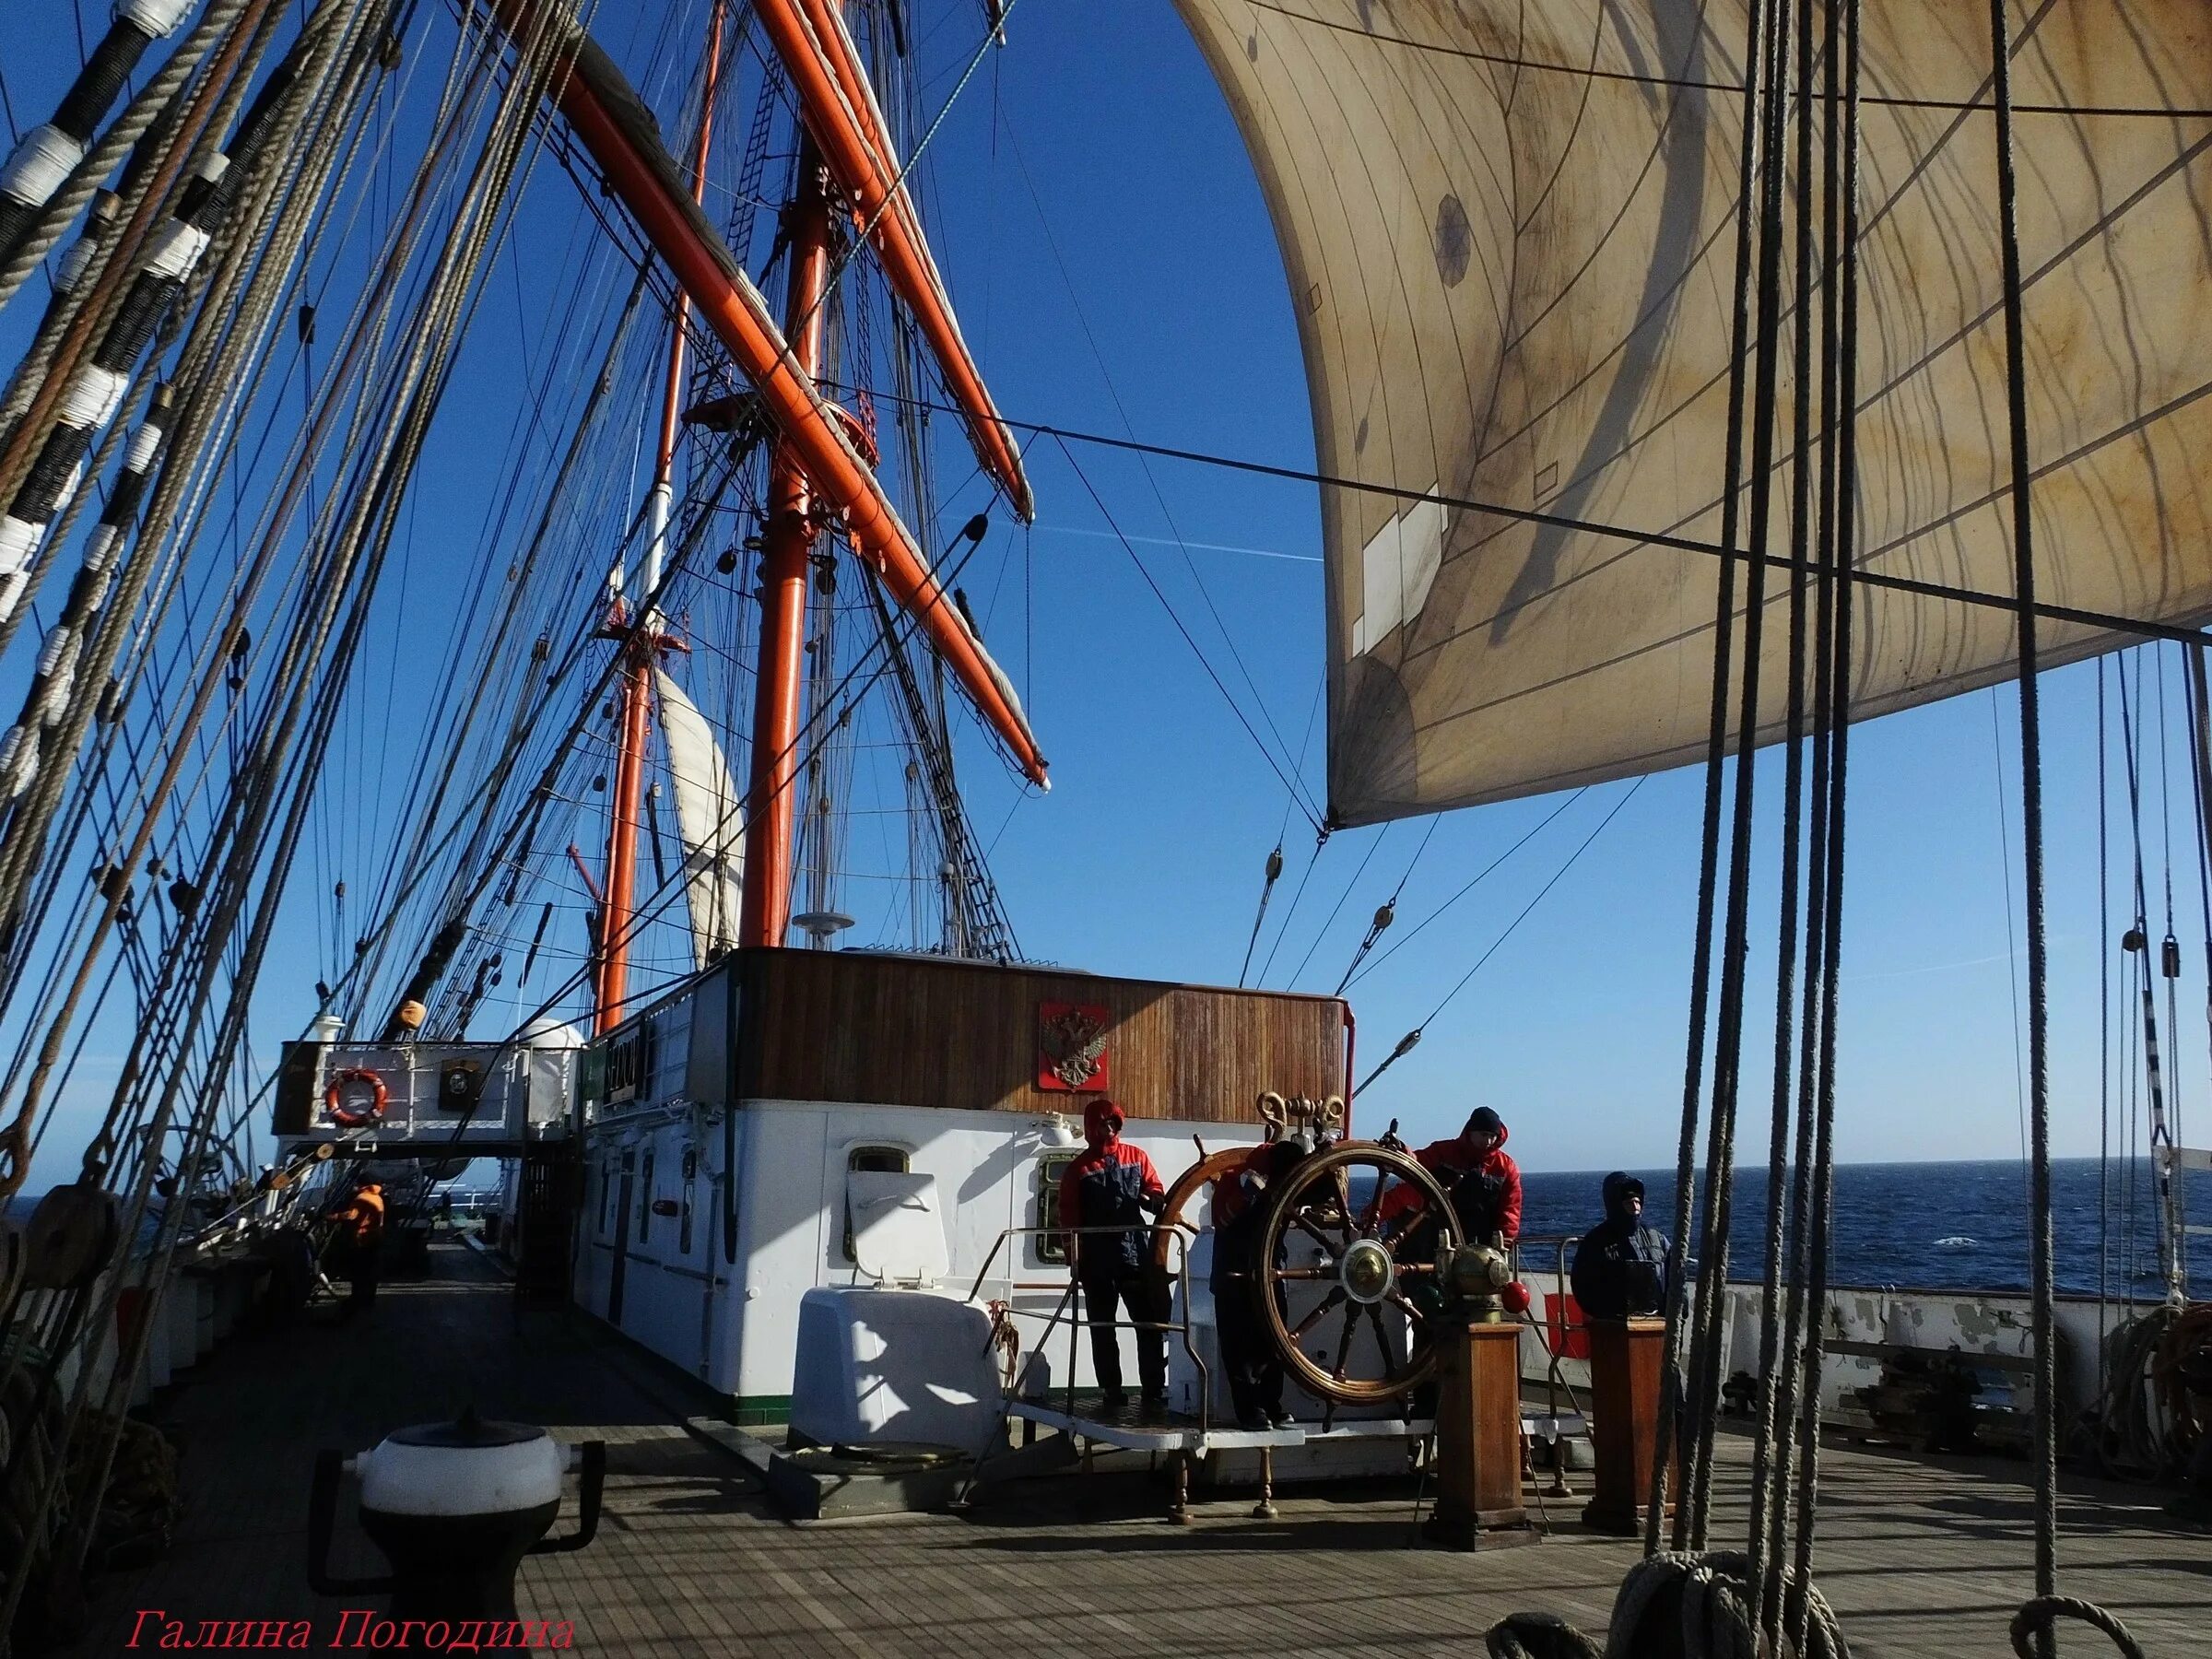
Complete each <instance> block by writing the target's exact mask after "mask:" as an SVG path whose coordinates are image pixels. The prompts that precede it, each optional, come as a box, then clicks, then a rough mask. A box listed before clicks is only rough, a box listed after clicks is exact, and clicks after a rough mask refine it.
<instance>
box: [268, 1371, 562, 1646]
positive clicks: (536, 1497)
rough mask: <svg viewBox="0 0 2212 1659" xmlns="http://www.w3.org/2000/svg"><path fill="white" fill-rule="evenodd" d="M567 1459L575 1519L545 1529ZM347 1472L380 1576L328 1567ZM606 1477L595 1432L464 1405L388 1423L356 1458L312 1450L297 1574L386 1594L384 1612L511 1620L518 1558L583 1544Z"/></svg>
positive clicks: (336, 1591) (322, 1587)
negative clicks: (587, 1436)
mask: <svg viewBox="0 0 2212 1659" xmlns="http://www.w3.org/2000/svg"><path fill="white" fill-rule="evenodd" d="M571 1466H574V1467H576V1468H577V1469H578V1470H579V1471H580V1472H581V1477H582V1489H581V1491H580V1492H579V1494H578V1511H577V1522H576V1530H575V1531H574V1532H572V1533H571V1534H569V1535H566V1536H564V1537H559V1538H548V1537H547V1536H546V1532H547V1528H549V1527H550V1526H551V1525H552V1524H553V1521H554V1517H555V1516H556V1515H557V1514H559V1511H560V1481H561V1476H562V1475H563V1473H564V1472H566V1471H567V1470H568V1469H569V1468H570V1467H571ZM348 1472H350V1473H352V1474H353V1475H354V1476H356V1477H358V1478H359V1482H360V1488H361V1495H360V1522H361V1530H362V1531H363V1532H365V1533H367V1534H368V1535H369V1537H370V1539H371V1542H373V1543H374V1544H375V1545H376V1547H378V1548H379V1549H381V1550H382V1552H383V1554H384V1557H385V1559H387V1560H388V1561H390V1562H391V1564H392V1571H391V1573H390V1575H389V1576H388V1577H384V1578H374V1579H344V1580H341V1579H334V1578H332V1577H331V1576H330V1543H331V1537H332V1535H333V1532H334V1531H335V1525H336V1522H337V1512H338V1489H339V1486H340V1484H341V1481H342V1478H343V1477H344V1476H345V1475H346V1474H347V1473H348ZM605 1483H606V1442H604V1441H586V1442H585V1443H583V1444H582V1445H581V1446H576V1447H572V1448H571V1447H563V1446H561V1445H559V1443H557V1442H556V1441H554V1440H553V1438H552V1437H551V1436H550V1435H548V1434H547V1432H546V1431H545V1430H543V1429H536V1428H532V1427H530V1426H528V1425H526V1424H523V1423H500V1422H491V1421H487V1420H486V1419H484V1418H479V1417H477V1414H476V1411H475V1410H474V1408H471V1409H469V1410H467V1411H465V1412H463V1413H462V1414H461V1416H460V1418H458V1419H457V1420H456V1421H453V1422H450V1423H424V1424H418V1425H417V1426H416V1427H414V1428H412V1429H401V1430H396V1431H395V1432H394V1433H393V1434H391V1435H389V1436H387V1437H386V1438H385V1439H384V1440H383V1441H382V1442H380V1443H379V1444H378V1445H377V1446H376V1447H375V1448H374V1449H373V1450H371V1451H368V1452H364V1453H360V1455H359V1456H358V1457H353V1458H348V1457H347V1456H346V1455H345V1453H341V1452H322V1453H317V1454H316V1457H315V1479H314V1488H313V1491H312V1495H311V1497H310V1500H309V1507H308V1533H307V1536H308V1571H307V1576H308V1583H310V1584H311V1585H312V1587H313V1588H314V1590H315V1591H316V1593H317V1594H322V1595H347V1594H352V1595H387V1596H389V1597H390V1598H391V1607H390V1611H391V1613H392V1615H393V1617H394V1618H415V1619H446V1620H452V1619H503V1620H512V1619H514V1618H516V1617H517V1615H516V1611H515V1605H514V1574H515V1570H516V1569H517V1568H519V1567H520V1566H521V1565H522V1561H523V1558H524V1556H527V1555H551V1554H556V1553H559V1552H561V1551H566V1550H573V1549H582V1548H583V1547H584V1546H586V1545H587V1544H589V1543H590V1542H591V1541H592V1538H593V1536H594V1534H596V1533H597V1531H598V1529H599V1500H600V1493H601V1490H602V1488H603V1487H604V1486H605Z"/></svg>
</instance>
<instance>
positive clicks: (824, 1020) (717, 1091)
mask: <svg viewBox="0 0 2212 1659" xmlns="http://www.w3.org/2000/svg"><path fill="white" fill-rule="evenodd" d="M679 1004H682V1005H687V1006H688V1033H687V1041H688V1053H689V1059H688V1067H687V1073H688V1075H687V1088H686V1093H687V1094H688V1096H689V1097H690V1098H692V1099H695V1100H702V1101H707V1102H710V1103H715V1102H721V1101H728V1100H735V1101H745V1100H802V1101H805V1100H821V1101H851V1102H864V1103H869V1104H877V1105H888V1106H924V1107H942V1108H947V1109H953V1110H964V1111H990V1112H1027V1113H1030V1114H1041V1113H1047V1112H1063V1113H1067V1114H1070V1115H1073V1114H1077V1113H1079V1112H1081V1111H1082V1109H1083V1106H1084V1104H1085V1102H1086V1101H1087V1100H1091V1099H1094V1098H1095V1097H1096V1096H1097V1095H1098V1094H1100V1093H1105V1094H1110V1095H1111V1096H1112V1099H1113V1100H1114V1101H1115V1102H1116V1103H1117V1104H1118V1105H1120V1106H1121V1108H1122V1110H1123V1111H1124V1112H1126V1113H1127V1114H1128V1115H1129V1116H1130V1117H1132V1118H1164V1119H1173V1120H1176V1121H1179V1122H1186V1123H1188V1122H1195V1123H1247V1122H1251V1121H1253V1108H1254V1102H1255V1101H1256V1100H1257V1099H1258V1097H1259V1095H1260V1094H1261V1092H1262V1091H1264V1090H1273V1091H1274V1092H1276V1093H1277V1094H1281V1095H1284V1096H1286V1097H1289V1096H1297V1095H1304V1096H1307V1097H1309V1098H1312V1099H1317V1100H1318V1099H1325V1098H1326V1097H1328V1096H1330V1095H1341V1094H1343V1093H1345V1091H1346V1088H1347V1073H1348V1065H1347V1052H1346V1051H1347V1035H1348V1033H1349V1030H1350V1019H1349V1013H1348V1009H1347V1006H1346V1005H1345V1003H1344V1002H1343V1001H1342V1000H1341V999H1340V998H1337V997H1333V996H1309V995H1298V994H1288V993H1284V992H1276V991H1244V990H1233V989H1225V988H1221V987H1218V986H1206V985H1186V984H1176V983H1171V982H1162V981H1157V980H1138V979H1122V978H1115V977H1112V976H1109V975H1105V974H1097V973H1086V972H1081V971H1074V970H1068V969H1060V968H1048V967H1036V966H1030V965H1017V966H1000V965H998V964H995V963H989V962H972V961H961V960H955V959H948V958H944V957H932V956H921V955H900V954H893V953H888V952H873V951H824V950H740V951H736V952H735V953H733V954H732V955H731V956H729V957H728V958H725V959H724V960H723V961H722V962H720V963H718V964H716V965H715V967H714V968H712V969H711V970H709V971H707V972H706V973H704V974H701V975H700V976H699V977H698V978H696V979H694V980H691V981H689V982H687V983H686V985H685V986H684V987H683V988H682V990H681V991H680V992H678V993H677V994H675V995H673V996H671V997H668V998H665V999H663V1000H662V1001H661V1002H660V1003H658V1004H656V1005H654V1006H653V1007H651V1008H648V1009H647V1010H645V1011H644V1012H643V1013H642V1014H641V1015H639V1016H638V1017H637V1018H633V1019H631V1020H629V1021H628V1022H626V1023H625V1024H624V1025H623V1026H621V1027H619V1028H618V1029H617V1030H615V1031H614V1032H613V1033H611V1034H610V1036H609V1037H608V1039H607V1041H606V1045H605V1048H606V1055H607V1056H608V1064H609V1065H611V1066H612V1067H613V1070H614V1072H615V1073H616V1074H617V1075H619V1074H620V1073H621V1072H622V1069H623V1068H622V1062H621V1061H620V1059H619V1058H618V1056H619V1055H620V1054H622V1053H623V1052H624V1049H625V1045H626V1044H634V1043H636V1042H638V1041H640V1037H639V1033H640V1031H641V1030H644V1029H645V1028H647V1027H649V1026H651V1025H652V1024H653V1022H654V1021H655V1020H660V1021H664V1022H665V1021H666V1020H667V1019H668V1018H669V1017H670V1015H671V1013H672V1011H673V1010H675V1009H676V1007H677V1005H679ZM646 1041H651V1039H650V1038H648V1039H646ZM1094 1046H1095V1047H1096V1050H1097V1052H1096V1053H1095V1054H1089V1055H1088V1059H1089V1060H1090V1061H1091V1062H1092V1063H1095V1065H1096V1068H1097V1069H1096V1071H1095V1072H1094V1073H1093V1075H1091V1076H1090V1077H1087V1078H1082V1079H1080V1080H1078V1081H1077V1082H1075V1083H1074V1084H1073V1085H1072V1086H1071V1085H1070V1084H1068V1083H1066V1082H1065V1081H1062V1080H1061V1079H1060V1077H1057V1076H1055V1072H1056V1070H1058V1069H1059V1068H1062V1067H1065V1068H1066V1070H1067V1072H1068V1075H1070V1076H1074V1075H1076V1074H1078V1073H1080V1072H1081V1071H1082V1070H1083V1068H1084V1065H1085V1057H1086V1054H1087V1052H1088V1050H1090V1049H1091V1048H1093V1047H1094Z"/></svg>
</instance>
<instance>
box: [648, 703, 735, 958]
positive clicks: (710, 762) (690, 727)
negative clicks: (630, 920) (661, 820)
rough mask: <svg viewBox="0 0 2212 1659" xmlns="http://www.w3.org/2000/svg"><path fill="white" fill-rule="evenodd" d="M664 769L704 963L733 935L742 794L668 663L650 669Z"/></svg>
mask: <svg viewBox="0 0 2212 1659" xmlns="http://www.w3.org/2000/svg"><path fill="white" fill-rule="evenodd" d="M653 684H654V687H655V688H656V689H657V690H658V692H659V694H660V703H661V731H662V733H663V735H665V737H666V738H667V741H668V771H669V775H670V777H671V778H672V779H673V780H674V781H675V785H676V821H677V831H678V833H679V835H680V836H681V838H682V840H683V843H684V893H685V897H686V898H687V899H688V900H689V903H690V906H691V948H692V951H693V952H694V954H695V955H696V956H697V958H698V960H699V965H700V967H701V968H704V967H705V966H706V965H707V964H708V963H709V962H712V960H713V959H715V958H716V957H719V956H721V955H722V954H723V953H724V952H725V951H727V950H728V949H729V948H730V947H732V946H734V945H735V944H736V942H737V911H738V903H739V900H740V897H741V894H742V891H743V885H744V876H745V809H744V805H743V802H744V797H743V796H742V795H741V794H739V793H738V790H737V784H736V782H735V780H734V779H733V778H732V777H731V776H730V769H729V766H728V765H727V763H726V762H724V759H723V758H722V747H721V746H720V745H719V744H717V743H716V742H715V741H714V733H713V731H712V728H711V727H710V726H709V725H708V724H707V722H706V717H705V716H704V715H702V714H701V713H700V712H699V709H698V706H697V705H696V704H694V703H693V702H692V700H690V699H689V698H688V697H686V696H685V695H684V689H683V688H682V687H681V686H679V685H677V683H676V681H675V679H674V678H673V677H671V676H670V675H669V674H668V673H667V671H666V670H665V669H662V668H658V667H656V668H655V669H654V670H653Z"/></svg>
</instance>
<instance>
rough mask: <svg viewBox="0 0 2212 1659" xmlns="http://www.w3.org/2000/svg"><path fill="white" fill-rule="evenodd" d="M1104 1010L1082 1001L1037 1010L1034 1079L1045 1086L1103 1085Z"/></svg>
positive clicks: (1086, 1086)
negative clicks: (1036, 1055) (1036, 1057)
mask: <svg viewBox="0 0 2212 1659" xmlns="http://www.w3.org/2000/svg"><path fill="white" fill-rule="evenodd" d="M1106 1027H1107V1013H1106V1010H1105V1009H1104V1008H1102V1007H1094V1006H1089V1005H1087V1004H1083V1003H1043V1004H1041V1005H1040V1006H1039V1007H1038V1009H1037V1048H1038V1064H1037V1082H1038V1085H1039V1087H1041V1088H1065V1089H1093V1088H1105V1087H1106Z"/></svg>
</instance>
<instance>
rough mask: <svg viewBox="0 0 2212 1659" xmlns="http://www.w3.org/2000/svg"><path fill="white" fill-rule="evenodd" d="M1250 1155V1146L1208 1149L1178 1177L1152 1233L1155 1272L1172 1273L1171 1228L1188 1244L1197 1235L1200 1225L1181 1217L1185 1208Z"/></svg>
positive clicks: (1238, 1168) (1169, 1275) (1162, 1205)
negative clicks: (1169, 1241)
mask: <svg viewBox="0 0 2212 1659" xmlns="http://www.w3.org/2000/svg"><path fill="white" fill-rule="evenodd" d="M1251 1156H1252V1148H1251V1147H1222V1149H1221V1150H1220V1151H1218V1152H1208V1153H1207V1154H1206V1156H1205V1157H1204V1158H1202V1159H1199V1160H1198V1161H1197V1162H1196V1163H1194V1164H1193V1165H1192V1166H1191V1167H1190V1168H1189V1169H1187V1170H1185V1171H1183V1172H1182V1174H1180V1175H1178V1176H1176V1177H1175V1184H1174V1185H1173V1186H1171V1187H1170V1188H1169V1189H1168V1195H1167V1198H1166V1200H1165V1201H1164V1202H1163V1203H1162V1204H1161V1206H1160V1211H1159V1227H1158V1228H1156V1229H1155V1230H1153V1233H1152V1270H1153V1271H1154V1272H1155V1273H1159V1274H1163V1275H1166V1276H1167V1277H1173V1273H1172V1271H1171V1267H1170V1265H1169V1261H1168V1254H1169V1252H1168V1236H1169V1235H1168V1229H1169V1228H1171V1227H1176V1228H1180V1229H1182V1232H1183V1234H1184V1235H1185V1238H1184V1241H1185V1243H1186V1244H1187V1243H1188V1241H1190V1240H1191V1239H1194V1238H1196V1237H1197V1236H1198V1229H1197V1228H1196V1227H1195V1226H1194V1225H1193V1224H1192V1223H1191V1222H1188V1221H1185V1220H1184V1219H1183V1218H1182V1212H1183V1211H1184V1210H1186V1209H1188V1208H1189V1207H1190V1204H1191V1200H1192V1199H1194V1198H1195V1197H1197V1196H1198V1194H1200V1193H1201V1192H1202V1191H1204V1190H1205V1189H1206V1188H1207V1187H1209V1186H1211V1185H1212V1184H1213V1183H1214V1182H1217V1181H1218V1180H1220V1179H1221V1178H1222V1177H1223V1176H1224V1175H1230V1174H1233V1173H1235V1172H1236V1171H1238V1170H1241V1169H1242V1168H1243V1167H1244V1160H1245V1159H1247V1158H1249V1157H1251Z"/></svg>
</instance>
